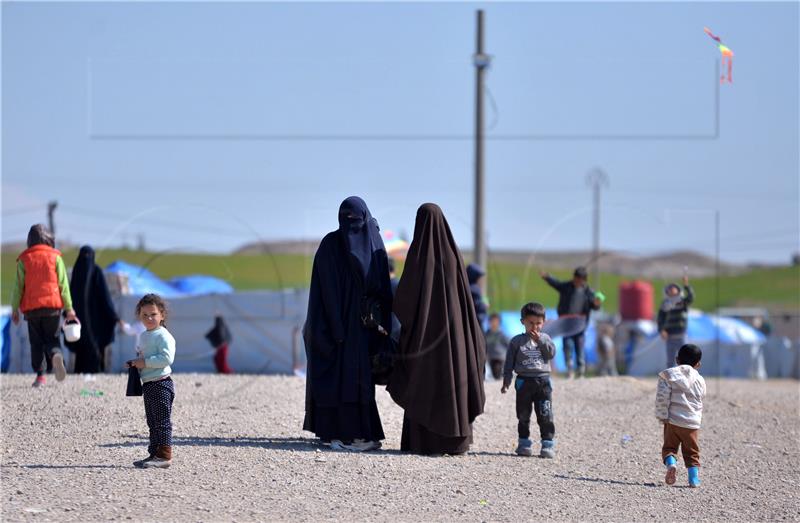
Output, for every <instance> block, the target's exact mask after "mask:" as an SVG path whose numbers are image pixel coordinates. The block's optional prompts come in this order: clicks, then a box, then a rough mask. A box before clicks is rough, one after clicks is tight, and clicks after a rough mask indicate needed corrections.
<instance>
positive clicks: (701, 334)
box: [628, 310, 767, 379]
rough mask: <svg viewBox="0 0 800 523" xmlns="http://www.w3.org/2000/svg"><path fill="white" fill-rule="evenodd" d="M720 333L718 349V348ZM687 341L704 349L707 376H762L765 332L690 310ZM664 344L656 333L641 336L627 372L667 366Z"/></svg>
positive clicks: (654, 370)
mask: <svg viewBox="0 0 800 523" xmlns="http://www.w3.org/2000/svg"><path fill="white" fill-rule="evenodd" d="M717 332H719V349H718V348H717ZM686 337H687V341H688V342H689V343H694V344H696V345H698V346H699V347H700V348H701V349H702V350H703V360H702V367H701V370H700V372H701V373H702V374H704V375H706V376H724V377H729V378H757V379H764V378H766V377H767V373H766V370H765V366H764V355H763V352H762V345H763V343H764V341H765V338H764V335H763V334H761V333H760V332H759V331H757V330H756V329H754V328H753V327H751V326H750V325H748V324H747V323H745V322H743V321H741V320H739V319H737V318H731V317H725V316H721V317H719V318H717V317H716V316H713V315H708V314H704V313H702V312H699V311H694V310H692V311H690V313H689V325H688V329H687V332H686ZM666 366H667V362H666V344H665V342H664V340H663V339H661V337H660V336H659V335H658V334H653V335H651V336H649V337H646V338H643V339H642V340H640V341H639V343H638V344H637V345H636V346H635V347H634V348H633V354H632V355H631V358H630V366H629V368H628V374H630V375H631V376H651V375H654V374H658V373H659V372H661V371H662V370H664V368H666Z"/></svg>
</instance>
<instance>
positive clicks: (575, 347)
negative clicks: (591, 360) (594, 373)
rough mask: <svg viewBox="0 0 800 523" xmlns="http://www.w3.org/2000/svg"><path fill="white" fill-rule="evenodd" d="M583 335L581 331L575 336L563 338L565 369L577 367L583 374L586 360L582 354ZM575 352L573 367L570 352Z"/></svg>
mask: <svg viewBox="0 0 800 523" xmlns="http://www.w3.org/2000/svg"><path fill="white" fill-rule="evenodd" d="M584 341H585V338H584V335H583V333H582V332H581V333H580V334H576V335H575V336H570V337H568V338H564V363H566V364H567V370H572V369H573V368H577V369H578V373H579V374H583V373H584V371H585V370H586V360H585V359H584V355H583V346H584ZM573 352H574V353H575V367H573V366H572V353H573Z"/></svg>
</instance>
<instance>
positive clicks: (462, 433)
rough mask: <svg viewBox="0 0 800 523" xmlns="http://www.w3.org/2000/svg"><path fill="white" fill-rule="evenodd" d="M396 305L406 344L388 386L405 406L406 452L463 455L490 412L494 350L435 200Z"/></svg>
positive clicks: (419, 225)
mask: <svg viewBox="0 0 800 523" xmlns="http://www.w3.org/2000/svg"><path fill="white" fill-rule="evenodd" d="M393 308H394V312H395V314H396V315H397V318H398V319H399V320H400V325H401V330H400V344H399V347H398V354H397V359H396V362H395V366H394V371H393V373H392V377H391V379H390V382H389V386H388V387H387V390H388V391H389V393H390V394H391V395H392V399H394V401H395V402H396V403H397V404H398V405H400V406H401V407H402V408H403V409H404V410H405V416H404V418H403V435H402V440H401V444H400V447H401V450H403V451H407V452H414V453H417V454H462V453H464V452H466V451H467V450H469V446H470V444H471V443H472V422H473V421H475V418H476V417H477V416H478V415H479V414H481V413H483V404H484V401H485V396H484V392H483V373H484V365H485V358H486V349H485V346H484V343H485V342H484V338H483V333H482V331H481V327H480V325H479V324H478V318H477V315H476V314H475V306H474V305H473V302H472V295H471V293H470V288H469V280H468V279H467V273H466V270H465V269H464V261H463V260H462V259H461V253H460V252H459V250H458V247H457V246H456V243H455V241H454V240H453V235H452V233H451V232H450V227H449V226H448V224H447V220H446V219H445V217H444V214H442V210H441V209H440V208H439V206H437V205H435V204H432V203H426V204H424V205H422V206H421V207H420V208H419V210H418V211H417V221H416V225H415V227H414V239H413V241H412V242H411V246H410V248H409V251H408V256H407V257H406V262H405V267H404V269H403V276H402V278H401V279H400V284H399V285H398V287H397V294H396V295H395V298H394V306H393Z"/></svg>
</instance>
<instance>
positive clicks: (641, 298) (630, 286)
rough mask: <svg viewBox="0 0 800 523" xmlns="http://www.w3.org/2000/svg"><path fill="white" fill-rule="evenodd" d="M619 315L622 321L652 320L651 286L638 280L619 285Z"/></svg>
mask: <svg viewBox="0 0 800 523" xmlns="http://www.w3.org/2000/svg"><path fill="white" fill-rule="evenodd" d="M619 314H620V316H622V319H623V320H652V319H653V285H652V284H651V283H650V282H647V281H639V280H634V281H626V282H622V283H620V284H619Z"/></svg>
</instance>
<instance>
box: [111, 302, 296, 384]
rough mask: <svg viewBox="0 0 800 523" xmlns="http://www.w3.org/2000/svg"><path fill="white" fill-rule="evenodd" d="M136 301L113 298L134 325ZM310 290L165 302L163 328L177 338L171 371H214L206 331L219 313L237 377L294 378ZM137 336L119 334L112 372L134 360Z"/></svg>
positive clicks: (112, 360) (114, 347)
mask: <svg viewBox="0 0 800 523" xmlns="http://www.w3.org/2000/svg"><path fill="white" fill-rule="evenodd" d="M137 301H138V297H135V296H122V297H121V298H117V303H118V309H117V310H118V313H119V316H120V318H122V319H123V320H125V321H127V322H129V323H131V322H133V321H135V319H136V318H135V308H136V303H137ZM307 306H308V291H307V290H297V291H293V290H290V291H283V292H281V291H264V292H241V293H234V294H219V295H205V296H193V297H182V298H173V299H171V300H168V303H167V307H168V318H167V329H168V330H169V331H170V333H171V334H172V335H173V336H174V337H175V341H176V351H175V363H174V364H173V365H172V370H173V371H174V372H215V368H214V361H213V357H214V348H213V347H212V346H211V344H210V343H209V342H208V340H207V339H206V338H205V333H206V332H208V330H209V329H210V328H211V327H213V326H214V317H215V316H216V315H218V314H219V315H221V316H222V317H223V318H225V322H226V323H227V324H228V327H229V328H230V330H231V334H232V335H233V341H232V342H231V344H230V351H229V353H228V363H229V364H230V366H231V367H232V368H233V370H234V372H235V373H236V374H241V373H253V374H293V373H297V372H301V371H302V370H303V369H305V349H304V345H303V339H302V328H303V323H304V322H305V316H306V309H307ZM135 343H136V342H135V337H134V336H126V335H124V334H117V338H116V340H115V342H114V344H113V345H112V347H111V358H110V364H111V368H110V370H111V371H112V372H122V371H123V370H125V361H127V360H129V359H132V358H135V357H136V350H135Z"/></svg>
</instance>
